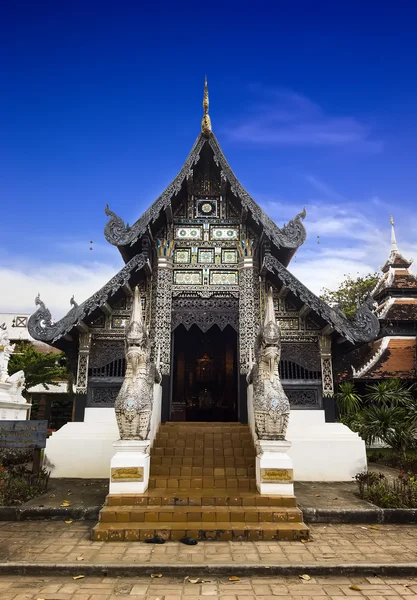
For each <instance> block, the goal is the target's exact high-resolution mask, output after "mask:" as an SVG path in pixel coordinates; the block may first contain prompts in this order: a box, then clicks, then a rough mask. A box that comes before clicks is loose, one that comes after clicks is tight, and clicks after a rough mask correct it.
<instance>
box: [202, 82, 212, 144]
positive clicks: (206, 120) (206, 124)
mask: <svg viewBox="0 0 417 600" xmlns="http://www.w3.org/2000/svg"><path fill="white" fill-rule="evenodd" d="M203 108H204V115H203V119H202V121H201V133H202V134H203V135H206V136H207V137H208V136H209V135H210V134H211V120H210V116H209V114H208V110H209V95H208V85H207V77H205V78H204V98H203Z"/></svg>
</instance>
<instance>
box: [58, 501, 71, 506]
mask: <svg viewBox="0 0 417 600" xmlns="http://www.w3.org/2000/svg"><path fill="white" fill-rule="evenodd" d="M60 506H70V503H69V502H68V500H64V502H63V503H62V504H60Z"/></svg>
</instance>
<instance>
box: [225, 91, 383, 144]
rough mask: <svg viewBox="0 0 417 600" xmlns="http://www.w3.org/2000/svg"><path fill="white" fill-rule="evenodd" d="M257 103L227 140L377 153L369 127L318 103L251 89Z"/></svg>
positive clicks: (377, 141) (376, 141) (227, 131)
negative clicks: (328, 110)
mask: <svg viewBox="0 0 417 600" xmlns="http://www.w3.org/2000/svg"><path fill="white" fill-rule="evenodd" d="M253 91H254V92H255V93H256V94H257V96H258V97H259V96H260V97H262V98H263V101H262V103H261V104H258V105H257V106H255V107H253V109H252V111H251V114H250V115H249V116H247V117H246V118H245V119H242V120H241V122H240V123H236V125H235V126H234V127H233V128H230V129H227V130H226V134H227V135H228V136H229V138H230V139H232V140H234V141H239V142H249V143H252V144H261V145H277V146H314V147H346V146H348V147H351V148H355V149H357V150H365V151H367V152H380V151H381V150H382V142H381V141H380V140H375V139H373V138H372V136H371V130H370V127H369V126H368V125H367V124H365V123H362V122H361V121H360V120H359V119H357V118H356V117H353V116H349V115H334V114H330V113H328V112H326V111H325V110H324V109H323V108H322V107H320V106H319V105H318V104H316V103H315V102H313V101H312V100H310V99H309V98H306V97H305V96H302V95H301V94H297V93H295V92H293V91H291V90H286V89H273V88H272V89H271V88H266V87H262V86H253Z"/></svg>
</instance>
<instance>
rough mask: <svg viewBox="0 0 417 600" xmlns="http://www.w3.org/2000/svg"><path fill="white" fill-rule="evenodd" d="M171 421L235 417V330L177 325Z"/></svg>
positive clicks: (227, 327)
mask: <svg viewBox="0 0 417 600" xmlns="http://www.w3.org/2000/svg"><path fill="white" fill-rule="evenodd" d="M173 346H174V357H173V381H172V384H173V386H172V402H171V420H172V421H224V422H227V421H237V416H238V411H237V399H238V364H237V333H236V331H235V330H234V329H233V327H231V326H230V325H227V326H226V327H225V328H224V329H223V331H222V330H221V329H220V328H219V327H218V326H217V325H213V326H212V327H211V328H210V329H209V330H208V331H207V332H206V333H204V332H202V331H201V329H200V328H199V327H198V326H197V325H192V327H190V329H189V330H187V329H186V328H185V327H184V326H183V325H179V326H178V327H177V328H176V329H175V332H174V339H173Z"/></svg>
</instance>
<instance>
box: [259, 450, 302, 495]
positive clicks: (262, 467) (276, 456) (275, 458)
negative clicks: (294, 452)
mask: <svg viewBox="0 0 417 600" xmlns="http://www.w3.org/2000/svg"><path fill="white" fill-rule="evenodd" d="M290 447H291V442H288V441H287V440H277V441H275V440H258V441H257V448H258V455H257V457H256V487H257V488H258V491H259V493H260V494H266V495H268V496H271V495H276V496H293V495H294V473H293V466H292V460H291V458H290V457H289V456H288V454H287V451H288V450H289V448H290Z"/></svg>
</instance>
